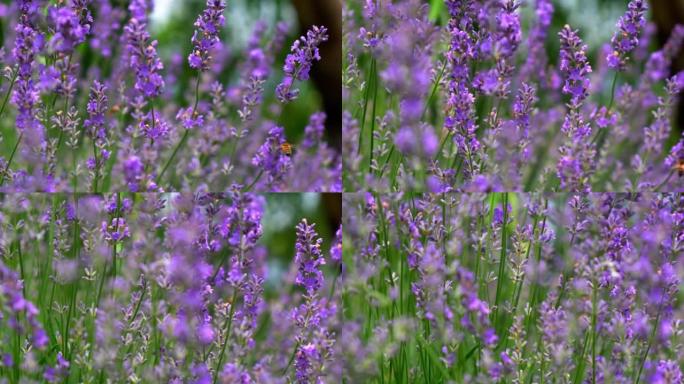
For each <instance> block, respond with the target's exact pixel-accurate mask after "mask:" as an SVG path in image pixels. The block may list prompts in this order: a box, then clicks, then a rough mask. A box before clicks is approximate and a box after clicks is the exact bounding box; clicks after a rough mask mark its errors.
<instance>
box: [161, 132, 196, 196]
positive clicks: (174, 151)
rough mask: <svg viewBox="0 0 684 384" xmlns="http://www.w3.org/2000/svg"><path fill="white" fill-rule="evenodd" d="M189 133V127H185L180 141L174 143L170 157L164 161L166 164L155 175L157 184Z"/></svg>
mask: <svg viewBox="0 0 684 384" xmlns="http://www.w3.org/2000/svg"><path fill="white" fill-rule="evenodd" d="M189 133H190V130H189V129H186V130H185V132H184V133H183V137H182V138H181V140H180V142H179V143H178V145H176V148H174V149H173V153H171V157H170V158H169V160H167V161H166V164H165V165H164V168H162V171H161V173H160V174H159V176H157V181H156V183H157V185H159V182H160V181H161V179H162V177H164V174H165V173H166V170H167V169H168V168H169V166H170V165H171V163H172V162H173V159H174V157H176V154H177V153H178V150H179V149H181V147H182V146H183V145H184V144H185V142H186V141H187V139H188V134H189Z"/></svg>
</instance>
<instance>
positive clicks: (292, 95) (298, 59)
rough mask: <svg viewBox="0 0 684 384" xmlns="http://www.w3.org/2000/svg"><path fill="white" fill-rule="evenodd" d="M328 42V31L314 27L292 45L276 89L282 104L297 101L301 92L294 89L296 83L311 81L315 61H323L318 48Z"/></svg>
mask: <svg viewBox="0 0 684 384" xmlns="http://www.w3.org/2000/svg"><path fill="white" fill-rule="evenodd" d="M326 41H328V29H327V28H325V27H318V26H315V25H314V26H313V27H312V28H311V29H310V30H309V31H308V32H307V33H306V36H302V37H300V38H299V39H298V40H295V42H294V43H293V44H292V47H291V48H290V51H291V53H290V54H288V55H287V58H286V59H285V66H284V67H283V72H284V73H285V75H284V77H283V80H282V81H281V82H280V84H278V86H277V87H276V95H277V96H278V100H280V102H282V103H287V102H290V101H293V100H295V99H296V98H297V97H298V96H299V90H298V89H293V88H292V87H293V86H294V82H295V81H305V80H308V79H309V72H310V71H311V65H312V64H313V62H314V61H319V60H321V56H320V52H319V50H318V46H319V45H320V44H321V43H323V42H326Z"/></svg>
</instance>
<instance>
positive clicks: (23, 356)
mask: <svg viewBox="0 0 684 384" xmlns="http://www.w3.org/2000/svg"><path fill="white" fill-rule="evenodd" d="M276 199H277V200H278V201H279V202H280V204H281V205H278V204H276V203H274V202H273V201H274V200H276ZM298 200H299V199H298V196H296V195H291V196H290V197H289V198H282V197H278V196H275V195H256V194H249V193H243V192H242V191H241V188H240V187H239V186H234V187H232V188H230V189H229V190H227V191H226V192H223V193H199V192H198V193H196V194H175V193H169V194H155V193H148V194H104V195H102V194H97V195H89V194H80V195H76V196H74V195H71V194H59V193H57V194H7V195H0V256H1V260H0V335H1V336H0V337H2V341H3V342H2V345H1V346H0V378H2V381H5V382H8V383H18V382H33V381H34V382H49V383H64V382H98V381H103V382H106V381H109V382H140V383H143V382H144V383H148V382H172V383H182V382H202V383H238V382H240V383H253V382H261V383H288V382H291V383H337V382H339V376H338V374H337V373H336V372H339V371H341V364H342V363H341V360H340V359H339V358H337V357H336V355H335V353H336V349H335V346H336V343H337V329H338V327H339V321H338V319H339V317H338V315H337V312H336V308H337V304H336V303H337V302H339V299H340V297H339V293H336V292H335V289H334V286H333V285H331V281H332V280H333V279H328V278H327V275H329V274H332V273H334V272H335V271H332V270H329V269H326V268H325V266H326V264H329V263H339V262H340V261H339V260H335V259H334V258H333V257H331V256H330V254H332V253H334V252H336V251H334V249H335V248H334V247H333V249H329V245H328V244H329V243H330V242H327V241H326V242H324V241H323V240H322V239H321V238H320V237H319V234H318V233H317V230H319V231H322V232H324V233H330V234H333V233H334V229H332V228H331V229H330V230H326V229H325V227H323V228H322V229H321V228H319V227H317V226H316V225H315V224H314V223H313V220H306V219H303V220H302V221H301V223H300V224H298V225H296V227H294V225H293V228H292V229H291V230H288V231H287V232H292V235H293V236H294V235H295V232H296V236H297V240H296V242H295V243H294V244H292V247H291V249H288V250H287V253H288V254H289V255H290V256H288V257H287V258H286V259H283V260H280V258H278V257H276V256H275V254H271V253H270V252H271V250H274V249H280V251H275V253H278V252H284V251H285V249H282V248H281V246H282V244H281V243H280V242H279V241H276V240H274V239H277V237H276V238H274V237H273V236H274V234H276V233H274V231H273V225H274V220H275V221H277V222H278V223H275V224H276V225H277V226H279V225H280V224H281V223H280V222H281V221H282V218H283V214H285V215H286V216H287V213H286V212H284V211H280V208H278V207H282V202H283V201H289V202H290V203H292V202H294V201H298ZM293 206H295V205H293ZM267 207H269V208H268V210H267ZM274 207H275V210H274ZM269 210H270V212H269ZM314 213H315V211H314ZM316 215H318V214H316ZM316 221H318V220H316ZM264 223H269V224H264ZM266 226H270V228H271V229H267V228H265V227H266ZM267 238H270V239H272V240H266V239H267ZM340 248H341V246H340ZM329 251H330V252H329ZM290 260H291V261H292V262H291V263H289V268H287V267H286V268H285V270H283V268H282V266H283V264H281V261H285V264H284V265H285V266H287V265H288V264H287V263H288V262H289V261H290ZM337 265H339V264H337ZM324 276H326V277H324ZM283 287H287V288H284V289H283ZM281 315H283V316H282V317H281Z"/></svg>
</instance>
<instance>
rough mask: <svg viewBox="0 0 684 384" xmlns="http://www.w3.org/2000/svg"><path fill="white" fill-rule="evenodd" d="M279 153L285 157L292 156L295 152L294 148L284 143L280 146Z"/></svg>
mask: <svg viewBox="0 0 684 384" xmlns="http://www.w3.org/2000/svg"><path fill="white" fill-rule="evenodd" d="M280 152H282V153H283V154H284V155H286V156H292V154H293V153H294V152H295V146H294V145H293V144H290V143H288V142H287V141H285V142H283V143H282V144H280Z"/></svg>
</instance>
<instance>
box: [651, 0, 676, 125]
mask: <svg viewBox="0 0 684 384" xmlns="http://www.w3.org/2000/svg"><path fill="white" fill-rule="evenodd" d="M649 2H650V4H651V11H652V14H653V22H655V23H656V25H657V26H658V32H657V40H658V44H659V45H660V46H662V45H663V44H665V42H666V41H667V38H668V37H669V36H670V32H672V29H673V28H674V26H675V25H677V24H684V0H650V1H649ZM682 48H684V47H682ZM683 69H684V49H681V50H680V52H679V56H678V57H677V59H676V60H675V61H674V63H673V64H672V70H671V75H674V74H675V73H677V72H679V71H681V70H683ZM675 119H676V120H675V126H676V127H677V130H678V131H679V132H680V133H681V132H684V102H683V100H682V99H681V98H680V100H679V103H678V104H677V106H676V111H675Z"/></svg>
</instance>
